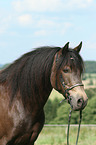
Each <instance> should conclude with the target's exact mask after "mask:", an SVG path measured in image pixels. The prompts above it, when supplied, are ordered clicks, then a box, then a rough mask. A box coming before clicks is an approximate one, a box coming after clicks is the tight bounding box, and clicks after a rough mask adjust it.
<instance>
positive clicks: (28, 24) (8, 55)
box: [0, 0, 96, 145]
mask: <svg viewBox="0 0 96 145" xmlns="http://www.w3.org/2000/svg"><path fill="white" fill-rule="evenodd" d="M81 41H82V42H83V46H82V50H81V52H80V54H81V56H82V58H83V60H84V63H85V73H84V75H83V78H82V79H83V83H84V85H85V91H86V93H87V95H88V98H89V101H88V105H87V107H86V108H85V109H84V111H83V121H82V124H86V125H88V124H91V125H93V126H91V127H90V125H89V126H85V127H83V128H82V129H81V130H82V133H81V138H80V143H81V145H86V144H87V145H90V144H92V145H96V126H95V125H96V1H95V0H7V1H5V0H3V1H2V0H0V69H2V68H4V67H6V66H7V65H9V64H10V63H12V62H13V61H14V60H15V59H17V58H18V57H20V56H21V55H22V54H24V53H26V52H28V51H31V50H34V49H35V48H36V47H39V46H45V45H47V46H60V47H63V46H64V45H65V43H66V42H70V47H72V48H74V47H75V46H77V45H78V44H79V43H80V42H81ZM62 98H63V97H62V96H61V95H60V94H59V93H58V92H56V91H55V90H53V91H52V93H51V95H50V97H49V100H48V102H47V104H46V106H45V108H44V109H45V115H46V121H45V124H51V125H54V124H59V125H62V124H67V123H68V114H69V109H70V106H69V105H68V104H67V103H66V102H62V103H61V104H60V103H59V102H60V101H61V100H62ZM78 118H79V116H78V112H74V113H73V115H72V120H71V123H72V124H77V123H78ZM51 129H52V127H51V128H50V127H49V128H46V127H45V128H44V130H43V132H42V133H41V134H40V138H39V140H38V141H37V144H49V145H50V144H55V145H56V143H57V144H60V145H62V144H63V145H64V142H63V141H64V138H63V136H64V135H65V136H66V127H65V128H63V131H62V127H61V128H60V127H55V129H54V127H53V130H51ZM76 129H77V128H75V129H73V130H72V132H74V133H73V136H75V133H76ZM49 130H51V132H50V131H49ZM64 130H65V131H64ZM53 131H54V136H53V137H52V135H53V134H52V132H53ZM57 132H59V133H60V136H57ZM85 132H86V133H85ZM55 133H56V134H55ZM46 134H47V135H49V136H46ZM61 134H62V135H61ZM70 136H72V134H71V135H70ZM73 136H72V137H73ZM57 138H58V140H57ZM73 138H75V137H73ZM73 138H71V140H72V142H73V144H74V140H73ZM65 139H66V138H65ZM41 140H42V141H41ZM65 142H66V141H65ZM65 144H66V143H65Z"/></svg>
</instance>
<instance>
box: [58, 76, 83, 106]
mask: <svg viewBox="0 0 96 145" xmlns="http://www.w3.org/2000/svg"><path fill="white" fill-rule="evenodd" d="M60 82H61V84H62V86H63V89H64V94H63V95H64V97H65V99H66V100H67V102H68V103H69V104H70V105H71V108H73V106H72V104H71V100H72V98H71V96H70V94H69V91H70V90H72V89H73V88H75V87H78V86H84V85H83V84H82V83H78V84H75V85H73V86H71V87H69V88H68V87H66V85H65V83H64V79H63V77H62V74H61V75H60Z"/></svg>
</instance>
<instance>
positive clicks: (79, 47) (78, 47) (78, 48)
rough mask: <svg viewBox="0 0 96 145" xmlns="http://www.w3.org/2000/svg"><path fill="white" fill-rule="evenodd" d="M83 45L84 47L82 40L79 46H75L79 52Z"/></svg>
mask: <svg viewBox="0 0 96 145" xmlns="http://www.w3.org/2000/svg"><path fill="white" fill-rule="evenodd" d="M81 47H82V41H81V42H80V44H79V45H78V46H77V47H75V48H74V50H75V51H77V52H78V53H79V52H80V50H81Z"/></svg>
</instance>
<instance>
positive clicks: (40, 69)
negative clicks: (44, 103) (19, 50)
mask: <svg viewBox="0 0 96 145" xmlns="http://www.w3.org/2000/svg"><path fill="white" fill-rule="evenodd" d="M59 50H60V48H59V47H41V48H38V49H36V50H34V51H31V52H29V53H26V54H24V55H23V56H22V57H20V58H19V59H17V60H16V61H15V62H14V63H13V64H11V65H10V66H9V67H8V68H6V69H5V70H3V71H2V72H1V74H0V83H6V82H7V85H8V86H9V88H10V90H11V100H13V98H14V97H15V95H16V94H17V93H18V91H20V94H21V96H22V100H23V103H24V105H26V104H27V102H28V100H30V99H31V100H32V102H34V101H35V102H38V101H39V100H38V97H39V99H40V97H41V99H42V96H41V95H40V94H42V92H44V90H45V91H47V90H51V89H52V88H50V86H51V84H50V74H51V68H52V64H53V61H54V56H55V54H56V52H57V51H59ZM45 97H46V96H45ZM30 102H31V101H30ZM38 103H39V102H38Z"/></svg>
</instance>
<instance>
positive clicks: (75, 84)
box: [51, 42, 88, 110]
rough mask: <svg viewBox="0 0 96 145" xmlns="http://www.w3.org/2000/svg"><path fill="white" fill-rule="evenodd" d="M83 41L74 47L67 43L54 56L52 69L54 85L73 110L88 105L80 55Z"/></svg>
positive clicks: (52, 82)
mask: <svg viewBox="0 0 96 145" xmlns="http://www.w3.org/2000/svg"><path fill="white" fill-rule="evenodd" d="M81 47H82V42H81V43H80V44H79V45H78V46H77V47H75V48H74V49H71V48H69V43H67V44H66V45H65V46H64V47H63V48H61V49H60V50H59V51H58V52H57V53H56V55H55V57H54V62H53V66H52V71H51V84H52V87H53V88H55V89H56V90H57V91H59V92H60V93H62V94H63V95H64V97H65V98H66V99H67V101H68V103H69V104H70V105H71V107H72V109H73V110H82V109H83V108H84V107H85V106H86V105H87V101H88V98H87V95H86V93H85V91H84V86H83V84H82V80H81V77H82V73H83V69H84V65H83V60H82V58H81V56H80V55H79V52H80V49H81Z"/></svg>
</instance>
